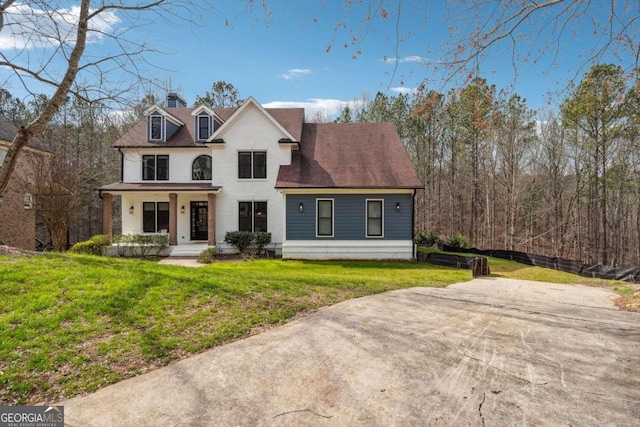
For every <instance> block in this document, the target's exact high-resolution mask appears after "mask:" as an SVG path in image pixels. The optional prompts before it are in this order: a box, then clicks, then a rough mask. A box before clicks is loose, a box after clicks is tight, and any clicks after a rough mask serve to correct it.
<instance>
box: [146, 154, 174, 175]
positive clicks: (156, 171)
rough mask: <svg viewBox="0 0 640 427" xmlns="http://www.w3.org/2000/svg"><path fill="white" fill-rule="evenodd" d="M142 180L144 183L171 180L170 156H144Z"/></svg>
mask: <svg viewBox="0 0 640 427" xmlns="http://www.w3.org/2000/svg"><path fill="white" fill-rule="evenodd" d="M142 179H143V180H144V181H166V180H168V179H169V156H168V155H154V154H152V155H144V156H142Z"/></svg>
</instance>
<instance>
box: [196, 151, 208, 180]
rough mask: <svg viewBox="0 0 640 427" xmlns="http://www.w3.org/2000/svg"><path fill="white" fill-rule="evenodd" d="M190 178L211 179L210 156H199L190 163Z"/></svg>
mask: <svg viewBox="0 0 640 427" xmlns="http://www.w3.org/2000/svg"><path fill="white" fill-rule="evenodd" d="M191 179H192V180H194V181H200V180H210V179H211V156H206V155H205V156H199V157H196V159H195V160H194V161H193V165H191Z"/></svg>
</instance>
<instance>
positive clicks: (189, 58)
mask: <svg viewBox="0 0 640 427" xmlns="http://www.w3.org/2000/svg"><path fill="white" fill-rule="evenodd" d="M398 2H400V4H402V5H403V7H402V10H401V11H400V13H398V9H397V5H398V4H399V3H398ZM53 3H55V2H53ZM246 3H247V2H246V1H241V0H215V1H212V2H202V4H206V5H208V6H210V5H211V4H213V5H214V6H213V7H214V9H211V8H209V7H207V8H203V9H202V10H201V11H200V13H202V17H201V24H200V25H192V24H189V23H186V22H184V21H178V22H177V23H174V24H168V23H167V22H164V21H161V20H157V21H155V22H154V23H153V24H150V25H143V26H140V27H137V25H135V24H138V22H129V21H126V20H125V19H122V20H120V19H119V18H120V17H119V16H118V15H116V16H107V17H106V19H104V20H103V21H100V22H98V23H96V24H95V25H98V26H100V28H103V29H106V30H107V31H121V30H123V29H128V30H129V31H130V32H129V33H128V34H129V36H130V37H133V38H134V39H139V40H143V39H148V40H149V41H150V42H151V44H152V45H153V46H154V47H155V48H156V49H158V50H159V51H160V52H161V54H157V55H152V56H150V57H149V59H150V61H151V62H152V63H153V64H154V67H153V68H152V69H150V70H149V71H146V72H145V75H148V76H149V77H153V78H155V79H156V80H157V81H158V82H160V84H161V85H162V86H168V85H169V84H170V85H171V89H173V90H175V91H177V92H179V93H180V94H181V95H182V96H183V97H184V98H185V99H186V100H187V102H188V103H192V102H193V101H194V100H195V98H196V95H201V94H203V93H204V92H205V91H207V90H210V88H211V84H212V83H213V82H215V81H218V80H225V81H227V82H229V83H232V84H233V85H234V86H235V87H236V88H237V89H238V90H239V92H240V95H241V96H242V97H248V96H253V97H254V98H256V99H257V100H258V101H259V102H260V103H262V104H263V105H266V106H271V107H278V106H303V107H305V108H307V110H308V111H307V113H310V112H312V111H313V110H314V109H322V110H323V111H325V112H326V114H328V115H332V114H334V113H335V112H336V111H337V110H338V109H339V108H340V107H342V106H343V105H345V103H347V102H350V101H353V100H354V99H361V98H362V97H363V96H366V95H368V96H370V97H373V96H375V94H376V92H378V91H381V92H384V93H387V94H389V95H394V94H397V93H400V92H412V91H413V90H414V89H415V88H416V87H417V86H418V85H419V84H420V83H422V82H423V81H425V79H428V87H429V88H433V89H436V90H440V91H443V90H446V89H447V88H448V87H451V85H456V82H453V83H445V80H444V79H443V77H444V76H445V73H444V71H443V70H442V69H441V68H442V66H441V65H440V62H441V61H442V59H443V58H445V57H446V56H445V54H444V52H445V51H446V49H447V48H449V47H451V46H455V43H456V42H457V39H456V36H457V33H455V31H452V30H451V28H450V27H452V26H453V27H457V28H458V30H459V31H462V32H464V31H465V29H466V28H467V27H469V28H472V27H474V26H475V25H478V20H477V16H475V15H474V13H476V12H477V11H475V12H474V10H473V9H471V10H464V9H462V8H455V7H452V8H448V9H447V8H445V7H444V6H443V4H444V2H441V1H432V2H424V1H420V0H415V1H413V0H393V1H392V0H375V1H374V0H364V1H362V2H361V3H362V4H363V5H362V6H358V7H356V6H354V7H351V8H346V6H345V3H346V2H344V1H337V0H308V1H300V0H271V1H268V2H267V4H268V12H269V16H267V15H266V14H265V12H264V11H263V10H262V7H261V4H262V2H261V1H258V2H257V3H258V4H257V5H255V10H253V11H251V12H249V11H248V10H247V7H246ZM354 3H358V2H356V1H354ZM450 3H457V4H460V3H464V2H459V1H458V2H450ZM595 3H596V5H595V6H591V7H592V9H591V10H589V11H588V12H590V13H591V15H592V16H596V17H597V16H598V15H597V14H598V13H601V14H604V15H601V16H606V13H607V10H606V8H605V9H602V10H600V9H599V8H601V7H606V3H607V2H604V1H603V2H600V1H599V2H595ZM636 3H637V4H636ZM50 4H52V2H50ZM58 4H60V5H62V6H65V7H68V8H69V9H68V10H69V11H72V10H73V9H72V6H73V5H74V4H75V3H74V2H71V1H59V2H58ZM618 4H619V5H621V4H622V5H624V7H625V8H626V9H625V10H624V11H621V12H620V15H624V18H625V19H629V17H630V19H635V18H637V15H638V14H640V2H639V1H638V0H628V1H627V2H625V1H622V2H619V3H618ZM619 7H622V6H619ZM177 13H178V14H179V12H177ZM367 13H369V14H370V15H371V17H372V19H371V20H370V21H367V20H365V19H364V17H365V15H366V14H367ZM550 16H551V15H550V14H548V15H543V16H541V17H540V18H539V19H538V20H536V21H534V22H532V25H531V26H530V27H523V30H522V32H521V33H520V34H518V37H519V43H520V44H519V46H524V47H525V49H524V50H520V51H519V52H518V54H519V55H521V56H520V57H518V58H516V60H515V62H516V64H517V69H518V73H517V77H516V73H515V71H514V67H513V62H514V61H513V56H512V54H511V51H510V50H509V46H508V45H500V47H501V49H492V50H490V51H489V52H488V55H487V57H486V58H483V59H482V61H480V62H479V63H478V66H479V70H480V74H481V76H482V77H485V78H486V79H487V80H488V82H489V83H490V84H495V85H496V86H497V88H498V89H502V88H510V89H511V90H514V91H515V92H517V93H519V94H520V95H521V96H523V97H525V98H527V100H528V105H529V106H530V107H531V108H534V109H542V108H545V106H546V100H547V99H548V93H549V92H552V93H553V92H556V91H558V90H560V89H562V88H564V87H566V84H567V82H568V81H569V80H571V79H574V78H575V77H576V76H577V77H578V79H580V78H581V77H582V75H583V74H584V72H585V71H586V69H584V70H580V69H579V66H580V64H582V63H584V60H585V59H584V57H581V56H580V55H581V52H583V51H585V50H589V49H590V48H594V47H596V46H599V44H598V43H601V42H602V37H603V30H602V29H601V28H598V26H597V25H596V27H594V26H593V22H594V20H593V19H592V17H590V16H585V17H584V18H583V20H582V21H576V23H575V25H573V26H569V27H568V28H566V29H564V31H563V33H562V36H561V37H560V38H559V39H558V38H556V37H555V34H557V33H558V31H559V30H558V28H557V27H553V26H551V25H548V24H547V23H548V22H550V21H549V18H550ZM11 19H13V20H14V21H15V20H18V18H16V17H14V18H11V17H10V18H9V19H8V21H9V22H11ZM596 20H597V19H596ZM605 21H606V20H605ZM605 23H606V22H605ZM341 24H345V25H344V27H341ZM616 25H617V24H616ZM620 25H622V24H620ZM336 27H339V28H338V29H337V30H336ZM637 27H638V24H637V23H636V22H635V21H634V23H633V26H632V27H631V28H632V29H634V30H637ZM16 28H22V26H21V25H17V24H15V23H14V26H13V27H12V26H11V25H9V26H8V27H5V29H3V31H2V32H0V51H2V53H3V54H6V55H8V56H9V57H11V58H14V59H16V60H18V61H25V56H26V54H27V52H28V51H33V50H36V49H35V48H34V49H31V48H29V47H27V48H26V49H23V50H16V49H11V43H12V42H15V39H11V40H9V39H7V37H9V36H11V31H12V29H16ZM541 28H542V32H541V34H540V29H541ZM594 28H597V29H598V31H600V33H599V34H594V31H593V29H594ZM598 31H596V33H597V32H598ZM605 32H606V31H605ZM352 36H355V39H352ZM354 40H355V41H354ZM556 40H557V41H558V43H557V44H553V43H550V42H552V41H556ZM523 42H524V43H523ZM109 43H110V42H108V41H106V40H103V39H100V38H99V37H98V38H96V39H93V40H91V43H90V45H91V46H90V49H91V52H93V53H95V54H97V55H100V54H101V53H102V52H103V51H104V52H107V51H108V49H109V46H110V44H109ZM345 45H346V47H345ZM328 47H330V49H328ZM529 48H530V51H531V54H532V56H531V57H528V58H524V56H525V55H526V50H527V49H529ZM41 49H43V50H45V51H46V50H47V47H46V46H45V47H44V48H42V47H41ZM49 50H51V49H50V48H49ZM31 54H33V52H31ZM33 58H34V57H33V56H32V57H31V59H32V60H33ZM604 58H605V59H607V60H610V61H613V62H616V63H619V64H621V65H623V66H624V67H625V68H626V67H628V66H629V65H630V62H631V59H629V57H627V56H624V55H622V54H619V55H618V57H616V56H615V55H613V54H610V53H607V54H606V55H605V57H604ZM385 59H386V60H385ZM59 68H60V69H62V67H61V66H60V67H59ZM438 68H440V70H439V71H438V70H436V69H438ZM3 75H4V74H3V72H2V71H1V70H0V78H1V77H2V76H3ZM459 77H460V78H462V77H463V75H460V76H459ZM84 78H85V79H86V78H87V77H84ZM3 82H4V83H5V84H4V86H5V87H7V88H9V90H10V91H12V93H19V92H20V89H21V88H20V84H19V82H17V81H16V80H15V79H14V80H9V81H7V80H3ZM458 83H459V81H458ZM36 87H38V88H39V86H37V85H36ZM48 90H50V89H47V88H45V87H43V88H42V89H37V91H42V92H47V91H48ZM144 90H145V88H139V91H140V92H144ZM132 95H133V96H136V95H139V96H142V95H144V93H140V94H134V93H132ZM561 97H562V94H561V95H559V96H556V101H557V99H559V98H561ZM551 106H553V103H552V105H551Z"/></svg>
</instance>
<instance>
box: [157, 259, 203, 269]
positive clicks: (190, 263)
mask: <svg viewBox="0 0 640 427" xmlns="http://www.w3.org/2000/svg"><path fill="white" fill-rule="evenodd" d="M158 264H166V265H181V266H183V267H204V266H205V265H206V264H201V263H199V262H198V258H193V257H167V258H162V259H161V260H160V261H158Z"/></svg>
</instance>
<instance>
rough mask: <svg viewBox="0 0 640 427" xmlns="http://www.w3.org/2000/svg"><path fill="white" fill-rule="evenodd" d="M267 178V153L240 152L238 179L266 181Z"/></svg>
mask: <svg viewBox="0 0 640 427" xmlns="http://www.w3.org/2000/svg"><path fill="white" fill-rule="evenodd" d="M266 177H267V153H266V152H265V151H240V152H239V153H238V178H240V179H265V178H266Z"/></svg>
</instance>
